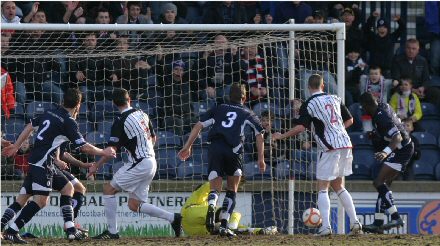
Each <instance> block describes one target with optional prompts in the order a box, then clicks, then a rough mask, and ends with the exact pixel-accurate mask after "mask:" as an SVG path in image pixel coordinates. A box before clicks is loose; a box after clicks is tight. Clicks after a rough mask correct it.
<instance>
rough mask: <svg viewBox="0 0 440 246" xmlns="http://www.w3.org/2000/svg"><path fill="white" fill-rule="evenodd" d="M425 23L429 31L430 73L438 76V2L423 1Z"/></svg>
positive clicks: (439, 56)
mask: <svg viewBox="0 0 440 246" xmlns="http://www.w3.org/2000/svg"><path fill="white" fill-rule="evenodd" d="M425 25H426V29H427V31H428V32H429V39H430V40H429V46H430V51H429V61H430V63H431V71H432V75H436V76H440V4H439V2H438V1H432V2H430V1H428V2H425Z"/></svg>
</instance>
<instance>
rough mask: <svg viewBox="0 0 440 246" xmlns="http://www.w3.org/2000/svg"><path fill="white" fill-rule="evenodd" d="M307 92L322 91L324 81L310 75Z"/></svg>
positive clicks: (315, 75) (320, 77) (317, 75)
mask: <svg viewBox="0 0 440 246" xmlns="http://www.w3.org/2000/svg"><path fill="white" fill-rule="evenodd" d="M309 90H310V91H311V92H314V91H324V79H323V78H322V76H321V75H319V74H312V76H310V78H309Z"/></svg>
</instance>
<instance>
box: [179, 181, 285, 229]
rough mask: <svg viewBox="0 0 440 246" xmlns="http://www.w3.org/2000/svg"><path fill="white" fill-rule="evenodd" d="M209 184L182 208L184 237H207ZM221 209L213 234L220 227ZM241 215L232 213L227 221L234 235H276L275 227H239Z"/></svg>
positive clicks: (202, 187)
mask: <svg viewBox="0 0 440 246" xmlns="http://www.w3.org/2000/svg"><path fill="white" fill-rule="evenodd" d="M210 188H211V187H210V185H209V182H206V183H205V184H203V185H201V186H200V187H198V188H197V189H196V190H195V191H194V192H193V193H192V194H191V196H190V197H189V198H188V199H187V200H186V202H185V204H184V205H183V207H182V210H181V214H182V228H183V231H184V232H185V234H186V235H189V236H201V235H209V234H210V233H209V232H208V230H207V229H206V212H207V210H208V195H209V192H210V191H211V189H210ZM220 211H221V209H217V212H216V216H215V217H216V220H215V221H216V222H217V223H216V226H215V229H214V231H213V234H217V233H218V228H219V226H220V220H219V219H218V217H219V212H220ZM240 219H241V214H240V213H238V212H233V213H232V214H231V217H230V219H229V224H228V227H229V229H230V230H232V231H234V232H235V233H236V234H255V235H273V234H276V233H278V231H277V228H276V227H275V226H270V227H266V228H251V227H247V226H244V225H240V224H239V222H240Z"/></svg>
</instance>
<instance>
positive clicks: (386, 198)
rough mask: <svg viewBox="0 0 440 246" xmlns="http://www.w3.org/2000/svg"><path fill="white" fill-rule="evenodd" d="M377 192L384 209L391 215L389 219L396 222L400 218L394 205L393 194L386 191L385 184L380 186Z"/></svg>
mask: <svg viewBox="0 0 440 246" xmlns="http://www.w3.org/2000/svg"><path fill="white" fill-rule="evenodd" d="M377 191H378V192H379V195H380V198H381V199H382V202H383V203H384V205H385V207H384V208H385V209H386V210H387V211H388V213H389V214H391V219H393V220H397V219H399V218H400V215H399V213H398V212H397V208H396V206H395V205H394V199H393V192H392V191H390V190H389V189H388V186H387V185H386V184H382V185H381V186H379V187H377Z"/></svg>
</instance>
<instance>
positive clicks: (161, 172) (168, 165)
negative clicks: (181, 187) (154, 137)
mask: <svg viewBox="0 0 440 246" xmlns="http://www.w3.org/2000/svg"><path fill="white" fill-rule="evenodd" d="M177 153H178V149H175V148H160V149H157V150H156V160H157V164H158V165H157V172H156V175H157V177H158V178H159V179H175V178H176V177H177V167H178V166H179V165H180V164H181V163H182V161H181V160H180V159H179V158H178V157H177Z"/></svg>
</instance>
